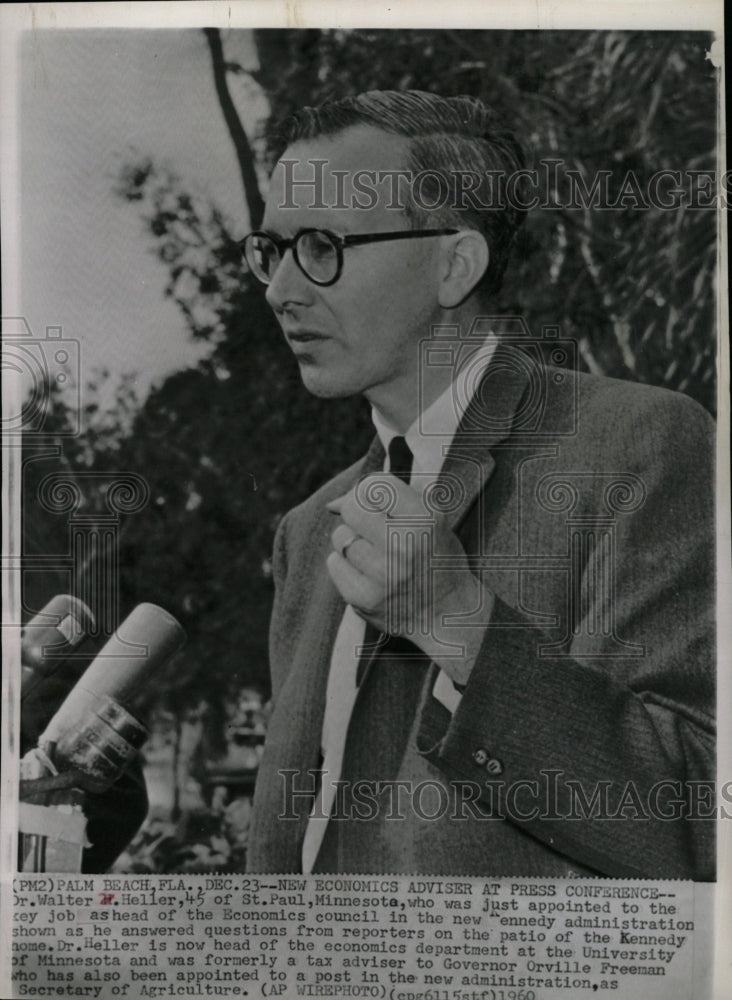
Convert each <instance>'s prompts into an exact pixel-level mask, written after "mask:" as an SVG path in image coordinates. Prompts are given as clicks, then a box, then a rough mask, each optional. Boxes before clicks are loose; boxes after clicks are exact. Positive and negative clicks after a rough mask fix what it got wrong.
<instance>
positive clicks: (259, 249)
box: [246, 235, 280, 284]
mask: <svg viewBox="0 0 732 1000" xmlns="http://www.w3.org/2000/svg"><path fill="white" fill-rule="evenodd" d="M246 258H247V264H248V265H249V267H250V268H251V269H252V271H253V273H254V275H255V277H257V278H259V280H260V281H263V282H264V283H265V284H268V283H269V282H270V281H271V280H272V277H273V275H274V273H275V271H276V269H277V265H278V264H279V262H280V252H279V250H278V249H277V247H276V245H275V244H274V243H273V242H272V240H270V239H268V238H267V237H266V236H259V235H253V236H251V237H250V238H249V239H248V240H247V241H246Z"/></svg>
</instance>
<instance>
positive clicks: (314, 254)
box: [239, 229, 459, 285]
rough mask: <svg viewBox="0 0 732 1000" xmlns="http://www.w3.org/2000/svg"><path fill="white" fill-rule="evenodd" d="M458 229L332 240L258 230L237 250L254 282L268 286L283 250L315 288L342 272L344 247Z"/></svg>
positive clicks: (323, 234)
mask: <svg viewBox="0 0 732 1000" xmlns="http://www.w3.org/2000/svg"><path fill="white" fill-rule="evenodd" d="M457 232H459V230H458V229H404V230H400V231H399V232H396V233H358V234H354V235H352V236H336V234H335V233H331V232H329V231H328V230H327V229H301V230H300V232H299V233H297V234H296V235H295V236H294V237H293V238H292V239H291V240H284V239H280V237H278V236H273V235H272V234H271V233H264V232H261V231H259V230H257V231H255V232H253V233H249V235H248V236H245V237H244V239H243V240H242V241H241V243H240V244H239V248H240V249H241V252H242V254H243V256H244V259H245V260H246V262H247V264H248V265H249V268H250V270H251V272H252V274H253V275H254V277H255V278H258V279H259V281H261V282H262V284H263V285H268V284H269V283H270V281H272V279H273V278H274V275H275V271H276V270H277V268H278V267H279V264H280V261H281V260H282V258H283V257H284V255H285V252H286V251H287V250H292V256H293V258H294V260H295V263H296V264H297V266H298V267H299V268H300V270H301V271H302V273H303V274H304V275H305V277H306V278H309V279H310V281H312V282H313V283H314V284H316V285H333V284H335V282H336V281H338V279H339V278H340V276H341V272H342V270H343V251H344V250H345V248H346V247H356V246H362V245H364V244H366V243H385V242H387V241H389V240H413V239H417V238H420V237H423V236H450V235H452V234H454V233H457Z"/></svg>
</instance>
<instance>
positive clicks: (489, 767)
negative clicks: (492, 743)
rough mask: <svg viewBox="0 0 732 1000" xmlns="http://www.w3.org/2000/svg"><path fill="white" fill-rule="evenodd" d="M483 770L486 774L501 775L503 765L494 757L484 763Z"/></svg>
mask: <svg viewBox="0 0 732 1000" xmlns="http://www.w3.org/2000/svg"><path fill="white" fill-rule="evenodd" d="M485 769H486V771H487V772H488V774H502V773H503V764H502V763H501V762H500V760H497V759H496V758H495V757H491V759H490V760H487V761H486V762H485Z"/></svg>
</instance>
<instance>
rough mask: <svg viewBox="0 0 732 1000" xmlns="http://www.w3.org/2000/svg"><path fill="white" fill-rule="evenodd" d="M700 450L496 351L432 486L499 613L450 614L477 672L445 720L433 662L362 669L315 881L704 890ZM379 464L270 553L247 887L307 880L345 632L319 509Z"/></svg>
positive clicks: (688, 428)
mask: <svg viewBox="0 0 732 1000" xmlns="http://www.w3.org/2000/svg"><path fill="white" fill-rule="evenodd" d="M712 443H713V424H712V421H711V419H710V418H709V416H708V414H707V413H706V412H705V411H704V410H703V409H702V408H701V407H700V406H698V405H697V404H696V403H694V402H693V401H691V400H690V399H689V398H687V397H685V396H683V395H681V394H679V393H674V392H669V391H666V390H662V389H656V388H650V387H647V386H639V385H636V384H633V383H629V382H622V381H617V380H613V379H605V378H599V377H595V376H591V375H585V374H580V373H576V372H571V371H566V370H559V369H551V368H544V367H543V366H542V367H541V368H540V369H536V370H534V371H533V372H532V371H531V370H530V369H528V368H525V367H523V366H522V365H520V364H518V365H517V364H516V363H515V362H514V361H512V360H511V358H509V357H508V355H507V354H505V353H504V352H502V350H501V349H500V348H499V351H498V352H497V354H496V357H495V358H494V360H493V361H492V362H491V365H490V366H489V369H488V372H487V373H486V375H485V376H484V380H483V383H482V385H481V386H480V387H479V388H478V391H477V392H476V393H475V395H474V397H473V400H472V402H471V404H470V406H469V407H468V410H467V412H466V413H465V416H464V418H463V420H462V422H461V424H460V427H459V429H458V433H457V435H456V436H455V439H454V441H453V444H452V446H451V448H450V450H449V453H448V455H447V457H446V459H445V462H444V465H443V469H442V472H441V474H440V479H439V481H438V482H439V484H440V485H441V486H442V487H443V493H444V495H445V496H449V501H448V502H447V503H446V504H445V510H446V516H447V517H448V518H449V521H450V524H451V526H452V527H453V529H454V530H455V531H456V532H457V534H458V537H459V538H460V539H461V542H462V544H463V547H464V548H465V551H466V553H467V554H468V555H469V556H470V557H471V566H472V568H473V571H474V573H475V574H476V575H477V576H478V577H479V578H480V580H481V581H482V583H483V585H484V587H485V588H486V590H487V591H489V592H490V593H491V594H492V595H495V601H494V603H493V605H492V611H491V614H490V618H489V619H488V620H485V617H484V615H482V613H481V612H482V609H480V608H478V609H466V614H470V615H472V618H471V619H470V620H471V621H472V622H474V623H475V624H476V625H477V626H480V627H484V628H485V635H484V638H483V641H482V645H481V649H480V653H479V655H478V658H477V661H476V663H475V665H474V667H473V670H472V672H471V675H470V679H469V682H468V684H467V686H466V687H465V689H464V691H463V692H462V700H461V702H460V704H459V706H458V708H457V709H456V711H455V712H454V713H453V714H451V713H449V712H448V711H447V710H446V709H445V708H444V707H443V706H442V705H441V704H440V703H439V702H438V701H437V700H436V699H435V698H434V697H433V687H434V683H435V678H436V676H437V667H436V666H435V664H431V663H429V662H427V661H426V660H425V658H424V657H421V658H420V657H419V656H417V655H412V656H409V655H400V654H399V653H398V652H397V653H393V652H392V653H389V654H387V655H385V656H382V657H380V658H376V660H375V661H374V662H372V664H371V666H370V668H369V670H368V672H367V675H366V677H365V679H364V681H363V683H362V685H361V688H360V689H359V694H358V697H357V700H356V704H355V707H354V711H353V715H352V717H351V722H350V726H349V730H348V737H347V743H346V751H345V758H344V767H343V773H342V775H341V779H342V782H343V794H342V796H341V798H340V799H337V806H336V809H335V811H334V813H333V815H332V818H331V820H330V822H329V824H328V828H327V831H326V834H325V838H324V841H323V844H322V846H321V849H320V853H319V855H318V857H317V860H316V865H315V871H323V872H361V873H403V874H441V875H460V874H462V875H466V874H467V875H492V876H496V877H498V876H505V877H508V876H521V875H527V876H528V875H533V876H541V875H545V876H552V877H563V876H567V875H573V874H579V875H581V874H599V875H602V876H608V877H630V878H633V877H648V878H661V877H682V878H695V879H710V878H713V877H714V823H713V821H711V820H710V819H709V816H710V810H709V808H706V809H705V808H702V806H704V805H705V804H706V806H708V805H709V803H710V802H711V801H713V798H714V797H713V795H711V798H710V792H709V786H707V785H706V784H699V783H706V782H712V781H713V779H714V774H715V749H714V747H715V744H714V722H713V718H714V702H715V653H714V632H715V629H714V516H713V511H714V483H713V479H714V476H713V468H714V461H713V448H712ZM382 463H383V450H382V449H381V445H380V444H379V442H378V441H375V442H374V444H373V445H372V447H371V449H370V451H369V453H368V455H367V456H366V457H365V458H364V459H363V460H361V461H360V462H358V463H356V464H355V465H354V466H352V467H351V468H349V469H347V470H346V471H345V472H343V473H341V474H340V475H338V476H337V477H335V478H334V479H333V480H331V481H330V482H328V483H327V484H326V485H325V486H323V487H322V488H321V489H320V490H318V492H317V493H315V494H314V495H313V496H311V497H310V498H309V499H308V500H307V501H305V502H304V503H303V504H301V505H300V506H299V507H297V508H295V509H294V510H292V511H290V512H289V514H287V515H286V516H285V518H284V519H283V521H282V522H281V524H280V526H279V529H278V532H277V536H276V541H275V552H274V560H273V568H274V578H275V585H276V596H275V602H274V609H273V614H272V621H271V675H272V688H273V699H274V710H273V714H272V717H271V722H270V727H269V732H268V736H267V743H266V747H265V752H264V756H263V760H262V762H261V766H260V770H259V774H258V780H257V787H256V792H255V798H254V811H253V819H252V825H251V830H250V843H249V851H248V861H247V867H248V869H249V870H250V871H252V872H282V873H285V872H288V873H291V872H298V871H301V870H302V869H301V847H302V840H303V836H304V831H305V828H306V825H307V817H308V814H309V811H310V809H311V804H312V790H313V789H314V788H315V787H316V786H315V784H314V782H315V781H317V775H316V776H315V777H314V776H313V775H312V774H310V773H309V772H311V771H317V769H318V767H319V765H320V761H321V757H320V736H321V728H322V722H323V710H324V701H325V691H326V683H327V679H328V673H329V669H330V660H331V652H332V648H333V644H334V640H335V636H336V633H337V630H338V626H339V623H340V620H341V617H342V614H343V611H344V603H343V601H342V599H341V597H340V595H339V594H338V592H337V590H336V588H335V586H334V585H333V583H332V582H331V580H330V578H329V576H328V573H327V569H326V566H325V560H326V557H327V555H328V553H329V552H330V551H331V544H330V534H331V531H332V530H333V527H334V518H333V515H332V514H330V513H329V512H328V511H327V510H326V508H325V504H326V502H327V501H328V500H330V499H332V498H335V497H337V496H340V495H342V494H343V493H344V492H346V491H347V490H348V489H349V488H350V487H352V486H353V485H354V484H355V483H356V482H357V481H358V479H359V478H360V477H362V476H363V475H364V474H366V473H368V472H371V471H376V470H379V469H381V467H382ZM438 555H439V554H438ZM412 653H414V654H416V649H414V648H412ZM415 789H416V790H417V791H416V792H415ZM694 789H696V791H694ZM700 789H702V791H700ZM703 789H706V792H705V791H703ZM690 790H691V792H690ZM689 795H691V798H692V800H693V801H692V802H691V804H690V803H689V801H688V799H689ZM400 796H401V798H400ZM694 796H696V798H694ZM690 809H691V815H692V816H693V817H695V818H691V819H690V818H689V815H690V814H689V810H690Z"/></svg>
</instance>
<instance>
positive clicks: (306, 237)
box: [297, 230, 338, 282]
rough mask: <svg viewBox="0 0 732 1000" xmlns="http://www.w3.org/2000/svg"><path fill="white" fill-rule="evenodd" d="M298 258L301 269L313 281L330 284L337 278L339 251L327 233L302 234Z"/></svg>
mask: <svg viewBox="0 0 732 1000" xmlns="http://www.w3.org/2000/svg"><path fill="white" fill-rule="evenodd" d="M297 256H298V259H299V261H300V267H301V268H302V269H303V271H304V272H305V274H306V275H307V276H308V277H309V278H312V280H313V281H317V282H329V281H332V280H333V278H334V277H335V275H336V272H337V270H338V251H337V250H336V248H335V246H334V245H333V243H332V241H331V239H330V237H329V236H327V235H326V234H325V233H321V232H319V231H317V230H313V232H309V233H302V234H301V235H300V237H299V239H298V241H297Z"/></svg>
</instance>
